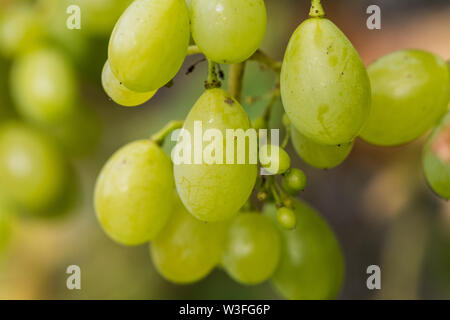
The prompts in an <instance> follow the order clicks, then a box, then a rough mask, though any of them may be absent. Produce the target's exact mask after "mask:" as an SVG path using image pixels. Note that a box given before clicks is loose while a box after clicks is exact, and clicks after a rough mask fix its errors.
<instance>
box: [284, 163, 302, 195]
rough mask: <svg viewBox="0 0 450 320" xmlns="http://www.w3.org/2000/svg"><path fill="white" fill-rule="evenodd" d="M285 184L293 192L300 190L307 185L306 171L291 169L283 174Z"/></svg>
mask: <svg viewBox="0 0 450 320" xmlns="http://www.w3.org/2000/svg"><path fill="white" fill-rule="evenodd" d="M283 186H286V187H287V188H288V189H289V190H292V191H293V192H299V191H302V190H304V189H305V187H306V175H305V173H304V172H303V171H302V170H300V169H296V168H292V169H290V170H289V171H288V172H287V173H286V174H285V175H284V176H283Z"/></svg>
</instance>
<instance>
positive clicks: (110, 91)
mask: <svg viewBox="0 0 450 320" xmlns="http://www.w3.org/2000/svg"><path fill="white" fill-rule="evenodd" d="M102 84H103V89H104V90H105V92H106V94H107V95H108V96H109V97H110V98H111V99H112V100H113V101H114V102H115V103H117V104H120V105H122V106H125V107H134V106H138V105H141V104H143V103H145V102H147V101H148V100H150V99H151V97H153V96H154V95H155V93H156V90H154V91H151V92H134V91H131V90H130V89H127V88H126V87H125V86H124V85H123V84H122V83H121V82H120V81H119V80H117V78H116V76H115V75H114V74H113V73H112V71H111V68H110V66H109V62H108V61H106V63H105V66H104V67H103V72H102Z"/></svg>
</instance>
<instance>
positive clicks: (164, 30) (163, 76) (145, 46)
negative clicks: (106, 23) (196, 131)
mask: <svg viewBox="0 0 450 320" xmlns="http://www.w3.org/2000/svg"><path fill="white" fill-rule="evenodd" d="M189 39H190V33H189V14H188V10H187V6H186V3H185V2H184V0H136V1H134V2H133V3H132V4H131V5H130V6H129V7H128V8H127V10H125V12H124V13H123V14H122V16H121V17H120V19H119V21H118V22H117V24H116V26H115V27H114V31H113V33H112V35H111V38H110V42H109V49H108V59H109V63H110V65H111V70H112V71H113V73H114V75H115V76H116V77H117V79H119V80H120V81H121V82H122V83H123V84H124V86H125V87H127V88H128V89H130V90H133V91H136V92H149V91H153V90H157V89H159V88H161V87H163V86H164V85H166V84H167V83H168V82H169V81H170V80H171V79H172V78H173V77H174V76H175V75H176V73H177V72H178V70H179V69H180V67H181V65H182V63H183V61H184V59H185V57H186V53H187V49H188V45H189Z"/></svg>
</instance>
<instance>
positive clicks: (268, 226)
mask: <svg viewBox="0 0 450 320" xmlns="http://www.w3.org/2000/svg"><path fill="white" fill-rule="evenodd" d="M279 259H280V235H279V233H278V230H277V228H276V227H275V226H274V224H273V222H272V221H271V220H270V219H269V218H267V217H266V216H264V215H262V214H259V213H241V214H239V215H238V216H237V217H236V218H235V219H234V220H233V222H232V223H231V226H230V229H229V231H228V240H227V242H226V246H225V249H224V252H223V257H222V265H223V267H224V268H225V270H226V272H227V273H228V274H229V275H230V276H231V277H232V278H233V279H234V280H236V281H238V282H240V283H243V284H248V285H255V284H259V283H262V282H264V281H266V280H268V279H269V278H270V277H271V276H272V275H273V273H274V272H275V269H276V268H277V266H278V262H279Z"/></svg>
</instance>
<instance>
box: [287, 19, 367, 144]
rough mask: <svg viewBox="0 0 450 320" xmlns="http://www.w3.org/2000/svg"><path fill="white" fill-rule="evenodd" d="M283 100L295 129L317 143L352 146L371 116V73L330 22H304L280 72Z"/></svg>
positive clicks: (323, 20)
mask: <svg viewBox="0 0 450 320" xmlns="http://www.w3.org/2000/svg"><path fill="white" fill-rule="evenodd" d="M281 97H282V100H283V105H284V109H285V111H286V113H287V115H288V116H289V118H290V120H291V121H292V124H293V125H294V127H295V128H297V129H298V130H299V131H301V132H302V134H303V135H305V136H307V137H308V138H309V139H311V140H312V141H314V142H317V143H321V144H326V145H335V146H336V145H339V144H347V143H350V142H352V141H353V140H354V139H355V138H356V137H357V136H358V134H359V132H360V130H361V128H362V126H363V125H364V123H365V121H366V120H367V117H368V115H369V111H370V98H371V95H370V82H369V77H368V75H367V71H366V68H365V67H364V64H363V62H362V61H361V58H360V56H359V55H358V52H357V51H356V50H355V48H354V47H353V45H352V44H351V42H350V41H349V40H348V39H347V37H346V36H345V35H344V34H343V33H342V32H341V30H339V28H338V27H337V26H336V25H335V24H334V23H333V22H331V21H330V20H328V19H326V18H323V17H313V18H310V19H308V20H306V21H304V22H303V23H302V24H301V25H300V26H299V27H298V28H297V30H296V31H295V32H294V34H293V35H292V37H291V40H290V41H289V44H288V47H287V50H286V53H285V57H284V61H283V66H282V70H281Z"/></svg>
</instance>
